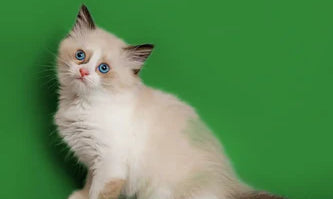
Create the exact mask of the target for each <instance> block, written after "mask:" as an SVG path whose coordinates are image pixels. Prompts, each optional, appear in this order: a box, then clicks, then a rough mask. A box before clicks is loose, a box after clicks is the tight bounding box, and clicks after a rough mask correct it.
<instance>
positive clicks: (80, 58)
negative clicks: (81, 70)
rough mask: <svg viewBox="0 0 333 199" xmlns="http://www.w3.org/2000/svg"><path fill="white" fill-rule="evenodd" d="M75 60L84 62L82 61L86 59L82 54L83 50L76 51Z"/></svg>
mask: <svg viewBox="0 0 333 199" xmlns="http://www.w3.org/2000/svg"><path fill="white" fill-rule="evenodd" d="M75 58H76V59H77V60H80V61H82V60H84V59H85V58H86V54H85V53H84V51H83V50H78V51H76V53H75Z"/></svg>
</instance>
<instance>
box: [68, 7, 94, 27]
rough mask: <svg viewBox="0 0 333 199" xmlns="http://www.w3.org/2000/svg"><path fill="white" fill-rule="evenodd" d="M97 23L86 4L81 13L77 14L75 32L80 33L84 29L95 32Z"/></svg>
mask: <svg viewBox="0 0 333 199" xmlns="http://www.w3.org/2000/svg"><path fill="white" fill-rule="evenodd" d="M95 28H96V26H95V23H94V21H93V19H92V17H91V14H90V12H89V10H88V8H87V6H85V5H84V4H82V5H81V8H80V11H79V13H78V14H77V17H76V21H75V24H74V27H73V31H74V32H75V31H79V30H82V29H88V30H93V29H95Z"/></svg>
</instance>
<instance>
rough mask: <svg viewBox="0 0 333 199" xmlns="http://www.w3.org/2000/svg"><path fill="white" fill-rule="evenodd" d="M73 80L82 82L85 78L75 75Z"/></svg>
mask: <svg viewBox="0 0 333 199" xmlns="http://www.w3.org/2000/svg"><path fill="white" fill-rule="evenodd" d="M75 80H77V81H79V82H83V83H85V82H86V78H84V77H77V78H75Z"/></svg>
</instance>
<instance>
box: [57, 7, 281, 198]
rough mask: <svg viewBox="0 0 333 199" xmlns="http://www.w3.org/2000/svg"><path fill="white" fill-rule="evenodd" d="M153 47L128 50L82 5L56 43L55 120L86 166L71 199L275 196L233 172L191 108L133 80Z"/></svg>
mask: <svg viewBox="0 0 333 199" xmlns="http://www.w3.org/2000/svg"><path fill="white" fill-rule="evenodd" d="M153 48H154V46H153V45H152V44H143V45H137V46H130V45H128V44H126V43H125V42H124V41H123V40H121V39H119V38H117V37H116V36H114V35H112V34H110V33H108V32H106V31H104V30H102V29H100V28H98V27H97V26H96V25H95V23H94V22H93V20H92V17H91V15H90V13H89V11H88V9H87V8H86V7H85V6H84V5H83V6H82V7H81V9H80V11H79V14H78V16H77V19H76V23H75V25H74V27H73V29H72V30H71V32H70V33H69V34H68V36H67V37H66V38H64V40H63V41H62V42H61V44H60V47H59V55H58V59H57V61H58V66H57V73H58V79H59V83H60V90H59V93H60V97H59V107H58V111H57V113H56V115H55V123H56V125H57V127H58V131H59V133H60V135H61V137H62V138H63V140H64V141H65V142H66V143H67V144H68V145H69V146H70V148H71V150H72V151H73V152H74V154H75V155H76V156H77V157H78V159H79V161H80V162H82V163H83V164H84V165H86V166H87V168H88V175H87V179H86V185H85V186H84V188H83V189H82V190H79V191H75V192H73V194H72V195H71V196H70V197H69V198H70V199H116V198H118V197H119V195H120V194H124V195H126V196H136V197H137V198H138V199H250V198H251V199H256V198H258V199H259V198H260V199H268V198H271V199H273V198H274V199H278V198H280V197H276V196H271V195H269V194H266V193H263V192H255V191H253V190H252V189H251V188H249V187H248V186H247V185H245V184H243V183H241V182H240V181H239V180H238V179H237V178H236V176H235V174H234V173H233V171H232V169H231V167H230V165H229V163H228V159H227V157H225V155H224V154H223V152H222V147H221V146H220V144H219V142H218V141H217V139H216V138H214V136H213V135H212V134H211V132H210V130H209V129H208V128H207V127H206V126H205V125H204V124H203V123H202V122H201V120H200V118H199V117H198V115H197V114H196V112H195V111H194V109H193V108H192V107H190V106H189V105H187V104H185V103H184V102H182V101H180V100H179V99H177V98H176V97H175V96H173V95H170V94H167V93H164V92H162V91H159V90H155V89H152V88H150V87H147V86H145V85H144V84H143V83H142V82H141V80H140V77H139V72H140V69H141V67H142V65H143V63H144V61H145V60H146V59H147V58H148V56H149V55H150V54H151V52H152V50H153Z"/></svg>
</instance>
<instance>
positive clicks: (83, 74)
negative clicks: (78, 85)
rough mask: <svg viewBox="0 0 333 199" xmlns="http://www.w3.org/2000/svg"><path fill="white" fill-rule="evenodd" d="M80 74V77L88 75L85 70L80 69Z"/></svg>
mask: <svg viewBox="0 0 333 199" xmlns="http://www.w3.org/2000/svg"><path fill="white" fill-rule="evenodd" d="M80 74H81V77H84V76H87V75H89V71H88V70H87V69H84V68H80Z"/></svg>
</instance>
